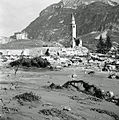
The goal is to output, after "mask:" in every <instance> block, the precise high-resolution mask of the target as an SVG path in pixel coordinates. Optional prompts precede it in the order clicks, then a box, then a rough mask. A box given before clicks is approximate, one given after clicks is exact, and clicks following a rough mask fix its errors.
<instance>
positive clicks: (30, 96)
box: [14, 92, 41, 102]
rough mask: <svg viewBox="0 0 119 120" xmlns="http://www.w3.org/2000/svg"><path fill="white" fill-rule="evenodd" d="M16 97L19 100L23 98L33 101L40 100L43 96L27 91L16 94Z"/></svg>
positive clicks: (26, 100) (23, 99)
mask: <svg viewBox="0 0 119 120" xmlns="http://www.w3.org/2000/svg"><path fill="white" fill-rule="evenodd" d="M14 99H17V100H19V101H20V100H22V101H25V102H32V101H39V100H40V99H41V98H40V97H39V96H36V95H34V94H33V93H32V92H30V93H27V92H26V93H23V94H20V95H16V96H15V97H14Z"/></svg>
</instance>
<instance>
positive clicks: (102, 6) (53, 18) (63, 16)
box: [23, 0, 119, 46]
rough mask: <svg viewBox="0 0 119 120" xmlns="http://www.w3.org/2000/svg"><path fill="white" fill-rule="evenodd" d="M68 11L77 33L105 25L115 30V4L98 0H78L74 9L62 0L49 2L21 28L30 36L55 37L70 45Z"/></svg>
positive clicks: (118, 18) (118, 16)
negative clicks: (82, 1) (85, 2)
mask: <svg viewBox="0 0 119 120" xmlns="http://www.w3.org/2000/svg"><path fill="white" fill-rule="evenodd" d="M69 1H70V0H69ZM73 1H77V2H78V1H79V2H80V0H73ZM85 1H87V0H85ZM90 1H91V0H90ZM74 3H75V2H74ZM72 13H73V14H74V15H75V18H76V24H77V36H82V35H84V34H88V33H90V32H93V31H103V30H105V29H111V30H112V31H119V5H116V6H112V5H110V4H107V3H105V2H101V1H100V0H97V2H92V3H90V4H88V5H85V4H80V5H79V6H78V7H77V8H76V9H74V8H72V7H70V6H67V7H66V4H65V3H64V1H61V2H59V3H58V4H53V5H51V6H49V7H47V8H46V9H45V10H43V11H42V12H41V13H40V14H39V17H38V18H36V19H35V20H34V21H33V22H32V23H31V24H30V25H29V26H27V27H26V28H25V29H24V30H23V31H25V32H27V33H28V37H29V38H31V39H40V40H43V41H49V42H50V41H57V42H60V43H62V44H63V45H65V46H70V44H71V14H72Z"/></svg>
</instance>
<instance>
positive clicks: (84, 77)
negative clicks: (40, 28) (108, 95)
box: [0, 65, 119, 120]
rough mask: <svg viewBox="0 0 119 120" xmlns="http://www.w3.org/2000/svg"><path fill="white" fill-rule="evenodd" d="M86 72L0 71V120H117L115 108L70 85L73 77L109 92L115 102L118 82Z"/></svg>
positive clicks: (82, 68) (118, 113) (82, 69)
mask: <svg viewBox="0 0 119 120" xmlns="http://www.w3.org/2000/svg"><path fill="white" fill-rule="evenodd" d="M89 71H90V70H88V69H85V66H83V65H81V66H78V67H69V68H63V69H62V70H59V71H50V70H43V71H42V70H41V69H34V70H33V69H31V70H27V71H25V70H21V69H19V70H18V71H17V73H16V74H15V73H14V69H13V68H0V120H100V119H101V120H119V105H116V104H115V103H113V102H111V101H107V100H105V99H102V98H99V97H98V96H95V95H92V94H88V93H86V92H84V89H83V88H82V86H81V85H80V84H79V86H77V87H78V88H80V90H78V89H77V87H74V86H73V85H75V84H74V83H70V81H72V74H74V73H75V74H76V75H77V76H76V77H75V80H74V81H79V80H80V82H81V83H83V82H84V83H88V84H90V85H95V86H97V87H98V88H100V89H102V90H104V91H113V92H114V95H115V96H116V97H117V98H119V87H118V86H119V80H118V79H116V78H114V79H110V78H108V76H109V73H108V72H105V71H102V72H101V71H96V70H94V71H95V73H93V74H88V73H89ZM68 81H69V83H67V82H68ZM82 81H83V82H82ZM69 85H71V86H70V87H69ZM76 85H77V84H76Z"/></svg>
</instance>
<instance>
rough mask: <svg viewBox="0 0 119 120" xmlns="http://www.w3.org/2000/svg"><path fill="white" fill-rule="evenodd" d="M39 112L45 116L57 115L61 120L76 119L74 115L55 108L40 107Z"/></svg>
mask: <svg viewBox="0 0 119 120" xmlns="http://www.w3.org/2000/svg"><path fill="white" fill-rule="evenodd" d="M39 114H43V115H46V116H52V117H58V118H59V119H61V120H78V119H77V118H75V117H74V116H71V115H68V114H67V112H65V111H64V110H59V109H57V108H51V109H42V110H40V111H39Z"/></svg>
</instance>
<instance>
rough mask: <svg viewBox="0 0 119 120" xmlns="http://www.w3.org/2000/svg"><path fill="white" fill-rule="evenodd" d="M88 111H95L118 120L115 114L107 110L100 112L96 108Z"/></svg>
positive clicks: (118, 117)
mask: <svg viewBox="0 0 119 120" xmlns="http://www.w3.org/2000/svg"><path fill="white" fill-rule="evenodd" d="M90 110H92V111H96V112H98V113H102V114H107V115H109V116H111V117H113V118H114V119H115V120H119V116H118V115H117V114H115V113H114V112H109V111H107V110H101V109H97V108H91V109H90Z"/></svg>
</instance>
